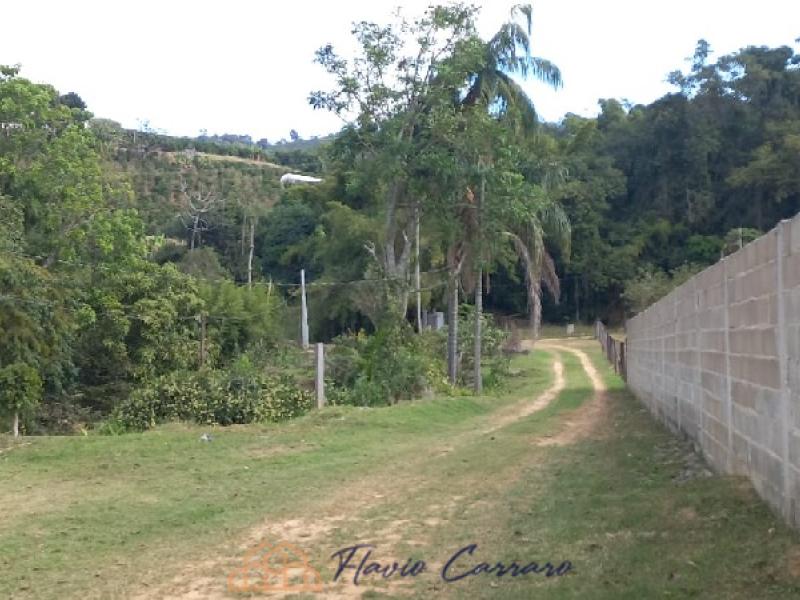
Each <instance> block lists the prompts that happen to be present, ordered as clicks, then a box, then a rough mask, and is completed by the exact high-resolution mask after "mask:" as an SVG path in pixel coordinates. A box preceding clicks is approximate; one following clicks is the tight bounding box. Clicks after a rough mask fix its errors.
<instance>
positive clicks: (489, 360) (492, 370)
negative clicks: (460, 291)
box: [442, 304, 511, 388]
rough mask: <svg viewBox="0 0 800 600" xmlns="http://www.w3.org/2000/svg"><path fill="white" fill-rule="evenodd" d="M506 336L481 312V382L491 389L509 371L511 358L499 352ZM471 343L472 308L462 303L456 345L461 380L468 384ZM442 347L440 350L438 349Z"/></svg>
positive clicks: (471, 368) (489, 316) (473, 343)
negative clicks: (482, 372)
mask: <svg viewBox="0 0 800 600" xmlns="http://www.w3.org/2000/svg"><path fill="white" fill-rule="evenodd" d="M507 339H508V332H507V331H505V330H504V329H503V328H501V327H498V326H497V325H495V323H494V321H493V319H492V316H491V315H489V314H487V313H483V314H482V315H481V365H482V368H483V369H484V370H485V373H484V377H483V385H484V386H485V387H488V388H491V387H495V386H498V385H501V384H502V383H503V382H504V380H505V378H506V377H507V376H508V373H509V366H510V363H511V360H510V358H509V357H508V356H506V355H505V354H504V353H503V351H502V350H503V346H504V345H505V343H506V341H507ZM474 345H475V308H474V307H473V306H471V305H469V304H462V305H461V307H460V309H459V318H458V347H459V348H460V349H461V365H460V366H459V373H460V374H461V383H462V384H463V385H471V384H472V378H473V373H474V371H473V368H474V364H475V357H474V354H473V352H472V349H473V348H474ZM443 351H444V350H443V349H442V352H443Z"/></svg>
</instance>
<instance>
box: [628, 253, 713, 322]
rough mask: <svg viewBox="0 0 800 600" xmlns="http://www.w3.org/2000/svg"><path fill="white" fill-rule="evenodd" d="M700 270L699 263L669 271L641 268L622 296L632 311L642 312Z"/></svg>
mask: <svg viewBox="0 0 800 600" xmlns="http://www.w3.org/2000/svg"><path fill="white" fill-rule="evenodd" d="M698 271H700V267H698V266H697V265H682V266H680V267H678V268H677V269H674V270H673V271H671V272H669V273H665V272H664V271H661V270H657V269H652V268H650V269H646V268H645V269H641V270H640V272H639V275H638V276H637V277H636V278H634V279H632V280H631V281H630V282H628V284H627V285H626V286H625V292H624V293H623V294H622V297H623V298H624V299H625V302H626V304H627V306H628V308H629V309H630V310H631V311H632V312H634V313H638V312H641V311H643V310H644V309H645V308H647V307H648V306H650V305H651V304H653V303H655V302H657V301H658V300H660V299H661V298H663V297H664V296H666V295H667V294H669V293H670V292H671V291H672V290H673V289H675V288H676V287H678V286H680V285H682V284H683V283H685V282H686V281H687V280H688V279H689V278H691V277H692V276H693V275H695V274H696V273H697V272H698Z"/></svg>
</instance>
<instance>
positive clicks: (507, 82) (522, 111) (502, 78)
mask: <svg viewBox="0 0 800 600" xmlns="http://www.w3.org/2000/svg"><path fill="white" fill-rule="evenodd" d="M497 82H498V83H497V88H496V91H495V96H496V97H497V98H499V100H500V101H501V103H502V105H503V106H502V110H503V111H504V112H505V111H506V110H507V109H508V108H510V107H513V108H514V110H516V111H517V114H518V115H519V117H520V119H521V121H522V125H523V128H524V129H525V130H527V131H533V130H535V129H536V125H537V123H538V116H537V114H536V107H535V106H534V104H533V101H532V100H531V98H530V96H528V94H526V93H525V90H523V89H522V87H521V86H520V85H519V84H518V83H517V82H516V81H514V80H513V79H512V78H511V77H510V76H508V75H507V74H506V73H503V72H501V71H498V72H497Z"/></svg>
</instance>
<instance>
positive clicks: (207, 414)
mask: <svg viewBox="0 0 800 600" xmlns="http://www.w3.org/2000/svg"><path fill="white" fill-rule="evenodd" d="M312 401H313V397H312V394H311V393H310V392H307V391H305V390H302V389H300V388H298V387H297V385H296V384H295V383H294V381H293V380H292V379H291V378H289V377H286V376H283V377H271V376H262V375H256V374H254V373H252V372H249V370H248V372H246V373H244V374H243V373H242V371H241V369H239V370H238V371H236V370H233V371H230V372H227V371H214V370H209V369H201V370H200V371H172V372H170V373H169V374H167V375H163V376H161V377H158V378H156V379H154V380H152V381H149V382H147V383H146V384H145V385H143V386H142V387H140V388H138V389H137V390H136V391H134V392H133V393H132V394H131V397H130V398H129V400H128V401H127V402H125V403H124V404H122V405H121V406H120V407H119V408H118V409H117V410H116V411H115V413H114V415H113V418H112V420H111V425H110V429H108V431H109V432H110V433H113V432H115V431H119V428H120V427H121V428H124V429H128V430H144V429H149V428H150V427H154V426H155V425H156V424H158V423H164V422H168V421H173V420H181V421H193V422H195V423H198V424H204V425H232V424H237V423H260V422H266V421H283V420H286V419H291V418H293V417H297V416H299V415H301V414H303V413H305V412H306V411H308V410H309V409H310V408H311V406H312Z"/></svg>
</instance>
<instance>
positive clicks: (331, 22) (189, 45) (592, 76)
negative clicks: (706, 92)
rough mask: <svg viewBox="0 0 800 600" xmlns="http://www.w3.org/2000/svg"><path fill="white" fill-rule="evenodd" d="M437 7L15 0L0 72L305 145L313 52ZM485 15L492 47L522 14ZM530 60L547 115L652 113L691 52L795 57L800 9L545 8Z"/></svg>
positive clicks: (317, 116)
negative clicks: (602, 105)
mask: <svg viewBox="0 0 800 600" xmlns="http://www.w3.org/2000/svg"><path fill="white" fill-rule="evenodd" d="M430 3H431V2H430V0H427V1H418V0H413V1H406V2H402V1H400V0H369V1H368V2H364V3H363V4H362V3H360V2H340V1H334V0H305V1H281V2H274V1H268V0H249V1H248V0H225V1H219V0H217V1H208V0H191V1H183V0H159V1H153V0H136V1H135V2H134V1H123V0H116V1H111V0H102V1H88V0H68V1H64V0H61V1H49V2H48V1H43V0H6V1H4V2H3V7H2V9H1V10H0V19H1V20H2V23H0V64H16V63H21V64H22V67H23V70H22V75H23V76H25V77H28V78H30V79H33V80H35V81H43V82H47V83H52V84H53V85H55V86H56V88H58V89H59V90H60V91H61V92H68V91H75V92H77V93H78V94H80V95H81V97H82V98H83V99H84V100H85V101H86V102H87V104H88V105H89V109H90V110H92V111H93V112H94V113H95V115H96V116H100V117H108V118H111V119H114V120H117V121H120V122H121V123H122V124H123V125H125V126H128V127H134V126H136V125H137V121H138V120H149V121H150V125H151V126H152V127H155V128H158V129H163V130H166V131H167V132H169V133H171V134H175V135H197V134H198V132H199V130H200V129H207V130H208V131H209V133H212V134H213V133H240V134H250V135H252V136H253V138H254V139H259V138H261V137H267V138H269V139H270V140H272V141H277V140H278V139H279V138H282V137H285V138H288V134H289V130H290V129H291V128H295V129H297V130H298V131H299V132H300V134H301V135H302V136H304V137H308V136H310V135H314V134H317V135H322V134H325V133H329V132H331V131H335V130H337V129H338V128H339V126H340V122H339V121H338V120H337V119H336V118H335V117H333V116H331V115H328V114H325V113H322V112H319V111H313V110H312V109H311V108H310V107H309V105H308V103H307V100H306V99H307V96H308V93H309V92H310V91H311V90H313V89H326V88H327V87H328V85H327V82H326V76H325V75H324V74H323V72H322V69H321V68H320V67H318V66H317V65H315V64H313V62H312V60H313V54H314V51H315V50H316V49H317V48H318V47H319V46H321V45H323V44H325V43H327V42H332V43H333V44H334V46H335V47H336V46H338V47H339V48H341V49H344V48H346V47H347V46H348V44H349V43H350V41H349V40H350V23H351V22H352V21H354V20H362V19H363V20H377V21H381V22H382V21H387V20H389V17H390V13H391V12H392V10H393V9H394V8H395V7H396V6H398V5H401V6H403V8H404V12H406V13H410V14H417V13H419V12H421V11H422V10H423V9H424V7H425V6H427V5H428V4H430ZM478 4H482V5H483V7H484V8H483V10H482V15H481V18H480V20H479V29H480V31H481V33H482V34H483V35H484V37H488V36H489V35H490V34H491V33H493V32H494V31H496V30H497V28H498V26H499V25H500V24H501V23H502V22H503V21H504V20H505V19H506V18H507V16H508V11H509V8H510V6H511V5H512V2H506V1H495V2H478ZM533 4H534V31H533V40H534V53H535V54H537V55H539V56H542V57H545V58H549V59H550V60H552V61H554V62H555V63H556V64H557V65H558V66H559V67H560V68H561V70H562V73H563V76H564V81H565V86H564V87H563V88H562V89H561V90H559V91H558V92H553V91H550V90H548V89H546V88H545V87H544V86H542V85H540V84H535V83H530V84H526V85H527V86H528V90H529V92H530V94H531V95H532V97H533V99H534V102H535V104H536V106H537V108H538V110H539V113H540V114H541V116H542V117H543V118H545V119H547V120H551V121H552V120H558V119H560V118H561V117H562V116H563V115H564V114H565V113H567V112H575V113H579V114H584V115H592V114H595V113H596V107H597V100H598V99H599V98H610V97H614V98H625V99H628V100H630V101H633V102H643V103H648V102H651V101H653V100H655V99H656V98H658V97H659V96H661V95H663V94H664V93H666V92H667V91H669V90H670V87H669V86H668V85H667V84H666V83H665V82H664V80H665V77H666V75H667V73H668V72H670V71H672V70H674V69H678V68H683V67H685V62H684V60H685V59H686V57H688V56H689V55H691V54H692V51H693V49H694V46H695V42H696V41H697V40H698V39H699V38H701V37H704V38H706V39H707V40H708V41H709V42H710V43H711V46H712V49H713V50H714V51H715V55H721V54H725V53H728V52H731V51H734V50H736V49H738V48H740V47H743V46H746V45H769V46H777V45H782V44H786V45H794V46H795V47H796V44H795V43H794V40H795V39H796V38H798V37H800V2H798V1H797V0H760V1H759V2H753V1H752V0H660V1H658V2H646V1H645V0H605V1H603V2H599V1H597V0H583V1H579V0H538V2H537V1H534V3H533Z"/></svg>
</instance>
